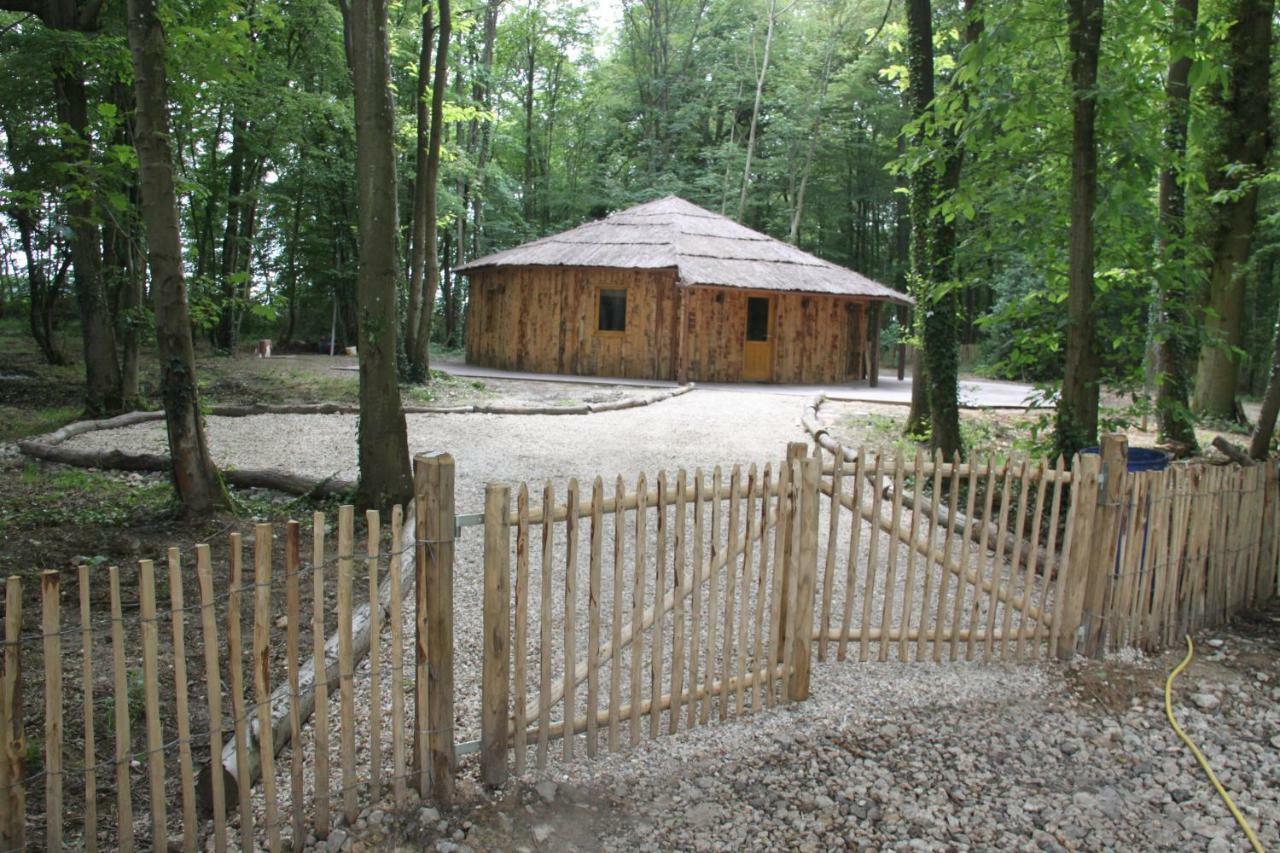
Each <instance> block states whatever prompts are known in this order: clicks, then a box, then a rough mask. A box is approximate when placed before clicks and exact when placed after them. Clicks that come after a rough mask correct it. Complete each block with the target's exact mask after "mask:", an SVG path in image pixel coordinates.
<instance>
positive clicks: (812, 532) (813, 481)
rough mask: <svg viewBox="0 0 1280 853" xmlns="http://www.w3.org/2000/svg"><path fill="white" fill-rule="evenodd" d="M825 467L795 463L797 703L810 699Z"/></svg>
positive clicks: (794, 657) (794, 689) (815, 460)
mask: <svg viewBox="0 0 1280 853" xmlns="http://www.w3.org/2000/svg"><path fill="white" fill-rule="evenodd" d="M821 470H822V464H821V461H820V460H819V459H818V458H817V457H809V458H807V459H802V460H796V461H795V462H793V463H792V476H793V477H795V476H797V474H798V475H799V477H797V482H798V484H799V485H800V488H799V489H798V492H799V498H800V507H799V510H800V511H799V513H798V515H799V537H798V539H799V543H800V549H799V555H798V557H799V561H798V566H797V575H796V597H795V599H794V601H795V603H796V607H795V612H796V620H795V629H796V630H795V633H794V635H793V637H794V639H793V640H792V643H793V644H792V662H791V667H792V668H791V688H790V698H791V701H793V702H802V701H804V700H805V699H808V698H809V666H810V660H811V648H812V645H813V600H814V593H815V591H816V587H817V578H818V477H819V472H820V471H821Z"/></svg>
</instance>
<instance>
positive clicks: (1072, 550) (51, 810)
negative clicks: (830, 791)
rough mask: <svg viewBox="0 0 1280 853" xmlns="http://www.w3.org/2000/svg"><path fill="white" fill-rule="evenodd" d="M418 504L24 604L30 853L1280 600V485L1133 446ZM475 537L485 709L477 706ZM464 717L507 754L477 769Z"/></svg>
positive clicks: (13, 754)
mask: <svg viewBox="0 0 1280 853" xmlns="http://www.w3.org/2000/svg"><path fill="white" fill-rule="evenodd" d="M415 482H416V492H417V496H416V498H415V500H414V502H413V503H412V504H410V506H409V508H408V512H407V513H404V512H402V511H401V510H400V509H399V508H396V509H395V510H394V511H393V512H392V514H391V517H390V519H389V524H384V522H383V520H382V519H381V518H380V517H379V515H378V514H377V513H368V514H366V516H365V518H364V529H363V531H359V533H360V536H357V525H356V517H355V513H354V512H353V511H352V509H351V508H350V507H342V508H340V509H339V511H338V512H337V514H336V516H337V518H336V524H333V521H334V520H333V519H329V518H326V517H325V516H324V515H323V514H320V513H317V514H316V515H315V516H314V517H313V518H312V521H311V524H310V525H309V526H308V527H309V535H310V541H309V542H305V543H304V541H303V540H304V538H306V536H307V535H308V531H307V530H304V529H303V526H302V525H300V524H298V523H297V522H290V523H289V524H287V525H285V526H284V527H283V529H282V530H279V531H275V530H273V529H272V527H271V526H270V525H258V526H257V528H256V529H255V531H254V536H253V537H252V543H251V548H249V549H247V548H246V543H245V542H242V541H241V537H240V536H239V535H236V534H233V535H231V536H230V537H229V540H228V543H227V546H226V548H225V550H224V549H223V548H221V547H219V548H218V549H216V552H215V549H211V548H209V547H208V546H205V545H201V546H197V547H196V548H195V551H194V554H193V555H183V554H180V553H179V552H178V550H177V549H170V551H169V553H168V555H167V561H166V565H165V566H163V567H160V568H158V567H156V566H155V565H154V564H153V563H152V562H151V561H148V560H144V561H141V562H140V563H139V565H138V567H137V570H136V572H135V573H130V574H129V575H127V576H126V575H123V574H122V573H121V572H120V571H119V570H117V569H116V568H110V567H109V568H102V567H88V566H83V567H80V568H79V570H78V571H77V572H76V573H75V575H74V576H68V577H64V576H63V575H61V574H59V573H57V572H46V573H44V574H43V575H42V576H41V578H40V584H39V588H38V590H37V589H31V588H24V587H30V586H34V585H30V584H27V585H24V584H23V582H22V581H21V580H20V579H19V578H16V577H12V578H9V579H8V581H7V583H6V585H5V601H4V637H3V639H4V645H3V670H2V673H0V851H5V850H24V849H27V848H34V849H57V848H59V847H62V846H70V847H75V848H82V849H90V850H92V849H96V848H99V847H101V848H120V849H126V850H127V849H132V848H135V847H137V848H142V849H153V848H155V847H159V846H162V845H165V846H167V845H169V844H170V843H176V844H179V845H180V846H181V847H183V848H184V849H187V850H194V849H196V848H197V847H203V846H204V845H205V844H207V843H209V842H210V841H211V842H212V844H213V846H214V848H215V849H217V850H222V849H234V848H239V849H248V848H250V847H251V846H252V845H253V844H254V843H255V841H256V842H257V843H259V844H263V845H265V846H267V847H268V848H270V849H281V848H283V847H286V846H291V845H293V844H294V843H295V842H297V841H299V840H301V839H304V838H306V837H307V836H309V835H314V836H316V837H319V838H323V837H325V836H326V835H327V834H328V833H329V832H330V831H331V830H332V828H333V827H335V826H338V825H341V824H347V823H350V822H352V821H354V820H355V818H356V816H357V815H358V813H359V811H360V809H361V808H362V807H363V805H365V804H367V803H369V802H371V801H375V800H378V799H381V798H384V797H388V796H389V797H390V798H391V799H392V800H393V801H395V802H397V803H400V804H404V803H405V802H406V801H407V800H408V799H409V798H410V797H411V796H414V795H415V793H414V792H417V793H419V794H421V795H424V796H432V797H435V798H438V799H441V800H446V801H447V800H448V799H449V797H450V796H451V795H452V790H453V784H454V778H455V774H456V772H457V766H458V757H459V755H461V754H465V753H469V752H472V751H479V753H480V756H481V758H480V772H481V776H482V778H483V780H484V781H485V782H487V783H489V784H501V783H502V782H503V781H504V780H505V779H506V778H507V776H508V775H509V773H510V772H511V771H512V770H514V771H516V772H517V773H522V772H525V771H527V770H530V769H533V768H542V767H545V766H546V765H547V764H548V763H549V762H551V761H564V760H566V759H573V758H576V757H579V756H588V757H590V756H595V755H597V754H600V753H603V752H609V751H616V750H621V749H627V748H630V747H632V746H634V745H635V744H637V743H639V742H640V741H641V740H643V739H645V738H654V737H658V736H660V735H663V734H671V733H675V732H678V731H681V730H683V729H687V728H693V727H698V726H704V725H709V724H714V723H716V722H719V721H721V720H726V719H729V718H732V717H739V716H742V715H746V714H751V713H755V712H757V711H761V710H765V709H768V708H771V707H774V706H776V705H778V704H780V703H785V702H794V701H802V700H804V699H805V698H806V697H807V696H808V694H809V681H810V675H809V673H810V666H811V664H812V662H813V661H814V660H815V659H816V660H818V661H822V660H827V659H836V660H855V659H856V660H858V661H865V662H877V661H888V660H896V661H920V662H926V661H928V662H934V663H945V662H950V661H957V660H984V661H991V660H1003V661H1020V660H1026V659H1034V658H1036V657H1040V656H1056V657H1069V656H1071V655H1074V654H1086V655H1093V654H1097V653H1099V652H1101V651H1103V650H1105V649H1109V648H1110V649H1115V648H1120V647H1126V646H1137V647H1143V648H1147V649H1158V648H1160V647H1162V646H1165V645H1168V644H1169V643H1171V642H1173V641H1174V640H1176V638H1177V637H1178V636H1180V635H1181V634H1182V633H1184V632H1186V631H1192V630H1196V629H1199V628H1203V627H1210V626H1214V625H1220V624H1222V623H1224V622H1225V621H1227V620H1229V619H1230V618H1231V617H1232V616H1233V614H1235V613H1236V612H1238V611H1239V610H1241V609H1244V608H1248V607H1253V606H1257V605H1259V604H1261V603H1263V602H1265V601H1266V600H1267V599H1268V598H1270V596H1271V595H1272V594H1273V593H1274V591H1275V588H1276V580H1277V572H1276V569H1277V561H1278V560H1280V501H1278V499H1277V498H1278V490H1277V464H1276V462H1275V461H1270V462H1267V463H1265V464H1261V465H1257V466H1253V467H1239V466H1234V465H1233V466H1214V465H1208V464H1199V463H1197V464H1180V465H1174V466H1171V467H1169V468H1168V469H1167V470H1165V471H1161V472H1156V473H1136V474H1131V473H1128V472H1127V470H1126V465H1125V450H1124V446H1123V442H1122V441H1118V440H1114V439H1112V440H1108V441H1107V442H1105V443H1104V446H1103V452H1102V453H1101V454H1100V455H1085V456H1080V457H1077V458H1076V459H1075V460H1073V461H1072V464H1071V465H1070V466H1069V467H1068V466H1067V465H1066V464H1065V462H1064V460H1055V461H1053V462H1050V461H1048V460H1032V459H1027V458H1009V459H999V460H996V459H974V460H969V461H968V462H961V461H960V460H951V461H945V460H942V459H939V458H932V459H929V458H925V457H922V456H916V457H915V458H912V459H903V458H901V457H896V456H894V457H891V456H888V455H884V454H873V453H869V452H867V451H864V450H859V451H856V452H852V451H840V452H837V453H834V454H818V453H816V452H815V453H814V454H813V455H808V454H807V452H806V446H805V445H803V444H794V445H791V446H789V447H788V448H787V453H786V456H785V457H784V458H780V459H778V460H776V461H775V462H772V463H769V464H764V465H755V466H732V467H725V468H713V469H710V470H695V471H692V472H689V471H685V470H679V471H675V472H659V473H657V474H656V475H652V476H645V475H642V476H640V477H638V478H637V479H635V480H634V481H630V482H625V481H623V479H622V478H620V477H618V478H613V479H612V480H611V481H605V480H604V479H603V478H595V479H593V480H591V481H590V482H582V483H579V482H578V481H574V480H570V481H568V482H567V483H565V484H564V485H562V486H561V487H559V488H557V487H556V486H555V485H553V484H551V483H547V484H541V485H538V486H534V487H531V486H530V485H528V484H520V485H517V486H515V487H514V488H513V487H511V486H508V485H502V484H491V485H490V486H488V487H487V489H486V494H485V505H484V510H483V512H482V513H476V514H474V515H465V514H464V515H457V514H455V512H454V499H453V462H452V459H451V458H450V457H449V456H448V455H447V454H435V455H431V456H422V457H418V458H417V459H416V460H415ZM470 524H482V525H483V536H484V543H483V567H482V568H483V572H482V576H481V573H480V572H479V571H478V570H479V569H480V568H481V567H480V566H476V567H475V569H474V570H473V571H472V572H470V573H468V574H467V576H468V577H473V578H474V580H475V581H476V582H477V583H480V582H481V579H482V583H483V620H482V621H483V637H481V638H479V642H478V643H475V644H473V645H474V646H478V647H479V653H480V655H481V661H480V668H481V684H480V685H479V687H480V690H479V703H478V707H477V708H471V707H469V706H468V705H467V702H466V701H463V702H458V703H457V707H455V694H458V695H463V694H466V695H468V696H471V695H475V691H474V690H470V691H468V690H467V689H466V688H467V687H468V685H463V686H462V687H463V689H462V690H459V691H455V685H454V684H453V674H454V660H453V654H454V636H453V633H454V628H453V617H454V604H453V602H454V594H453V573H454V565H453V563H454V555H453V550H454V540H455V537H456V536H457V535H458V534H459V532H460V531H461V530H462V527H463V526H465V525H470ZM335 534H336V535H335ZM304 545H305V546H307V547H305V548H304ZM246 551H248V553H246ZM64 587H65V588H64ZM463 645H464V646H465V645H467V644H463ZM357 707H359V708H360V709H361V710H360V711H359V712H357ZM364 709H369V710H364ZM468 715H470V716H472V717H474V716H477V715H478V717H479V732H480V737H479V740H478V741H473V742H466V743H461V742H458V740H457V737H456V732H458V731H461V729H459V728H458V727H457V724H458V722H459V721H460V720H462V719H464V718H466V717H467V716H468Z"/></svg>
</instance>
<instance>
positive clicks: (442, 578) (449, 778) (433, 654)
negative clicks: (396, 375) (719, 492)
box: [413, 453, 454, 803]
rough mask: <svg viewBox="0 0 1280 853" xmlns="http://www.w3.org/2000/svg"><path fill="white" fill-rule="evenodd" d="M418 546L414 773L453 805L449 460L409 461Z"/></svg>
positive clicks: (437, 456) (439, 456)
mask: <svg viewBox="0 0 1280 853" xmlns="http://www.w3.org/2000/svg"><path fill="white" fill-rule="evenodd" d="M413 483H414V508H415V511H416V515H417V518H416V522H417V524H416V527H415V528H414V529H415V531H416V534H417V540H418V541H417V543H416V548H415V549H414V550H415V557H416V559H415V562H414V571H415V574H416V579H415V580H416V586H415V599H416V612H415V613H414V626H415V632H414V633H415V637H414V647H415V654H416V657H415V663H416V666H415V683H414V696H415V699H416V702H415V724H416V725H415V731H414V764H415V766H414V769H415V771H416V772H417V774H418V791H419V793H420V794H422V795H423V796H424V797H425V796H426V795H427V793H428V792H430V793H431V794H432V795H433V796H434V797H435V798H436V799H437V800H439V801H440V802H442V803H449V802H450V801H451V800H452V799H453V765H454V749H453V537H454V514H453V486H454V468H453V457H452V456H451V455H450V454H448V453H425V454H419V455H417V456H415V457H414V459H413Z"/></svg>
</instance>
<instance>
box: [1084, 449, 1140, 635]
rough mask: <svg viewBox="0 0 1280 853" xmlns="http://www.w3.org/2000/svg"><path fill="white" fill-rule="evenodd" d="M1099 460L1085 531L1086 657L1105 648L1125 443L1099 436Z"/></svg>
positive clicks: (1121, 509)
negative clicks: (1088, 538)
mask: <svg viewBox="0 0 1280 853" xmlns="http://www.w3.org/2000/svg"><path fill="white" fill-rule="evenodd" d="M1101 456H1102V474H1101V479H1100V483H1099V491H1100V492H1101V495H1102V498H1101V500H1100V501H1098V502H1097V505H1096V506H1095V507H1094V518H1093V525H1092V527H1091V528H1090V529H1089V530H1088V531H1087V532H1088V533H1089V535H1090V536H1091V537H1092V540H1091V546H1092V547H1090V548H1089V551H1088V553H1089V563H1088V575H1087V576H1086V577H1085V583H1084V588H1085V593H1084V613H1083V618H1084V626H1085V634H1084V647H1083V649H1081V651H1082V652H1083V653H1084V654H1085V655H1088V656H1090V657H1092V656H1094V655H1097V654H1099V653H1100V652H1101V651H1102V649H1103V648H1104V647H1105V644H1106V634H1107V618H1108V616H1109V614H1108V613H1107V610H1108V609H1109V607H1110V599H1111V595H1110V593H1111V589H1112V586H1113V584H1112V583H1111V580H1112V576H1113V575H1114V574H1115V571H1116V551H1117V549H1118V547H1119V537H1120V524H1121V520H1122V518H1123V516H1124V507H1122V506H1121V505H1120V501H1121V498H1122V497H1123V496H1124V493H1125V489H1126V480H1127V478H1128V458H1129V441H1128V439H1127V438H1126V437H1125V436H1123V435H1119V434H1115V433H1111V434H1108V435H1104V436H1102V450H1101ZM1081 532H1086V531H1081Z"/></svg>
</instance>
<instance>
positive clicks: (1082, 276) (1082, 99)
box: [1056, 0, 1103, 458]
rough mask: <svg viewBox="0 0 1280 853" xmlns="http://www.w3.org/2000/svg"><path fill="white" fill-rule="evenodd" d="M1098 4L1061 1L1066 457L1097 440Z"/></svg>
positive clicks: (1060, 423) (1060, 419)
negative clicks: (1067, 190)
mask: <svg viewBox="0 0 1280 853" xmlns="http://www.w3.org/2000/svg"><path fill="white" fill-rule="evenodd" d="M1102 3H1103V0H1067V40H1068V43H1069V44H1070V49H1071V231H1070V240H1069V245H1068V247H1067V346H1066V366H1065V369H1064V372H1063V377H1062V394H1061V396H1060V397H1059V399H1058V412H1057V423H1056V441H1057V445H1058V449H1059V451H1061V452H1062V454H1063V455H1064V456H1067V457H1068V458H1070V457H1071V456H1073V455H1074V454H1075V452H1076V451H1078V450H1080V449H1081V448H1082V447H1087V446H1088V445H1091V444H1095V443H1097V440H1098V400H1099V390H1100V389H1099V387H1098V382H1099V378H1100V376H1101V372H1102V371H1101V363H1100V360H1099V358H1098V352H1097V343H1096V341H1095V340H1094V339H1095V337H1096V334H1095V326H1096V323H1095V318H1094V308H1093V299H1094V282H1093V273H1094V254H1093V253H1094V249H1093V211H1094V207H1095V206H1096V205H1097V200H1098V141H1097V139H1096V135H1095V125H1096V122H1097V111H1098V91H1097V86H1098V54H1099V53H1100V52H1101V48H1102Z"/></svg>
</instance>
